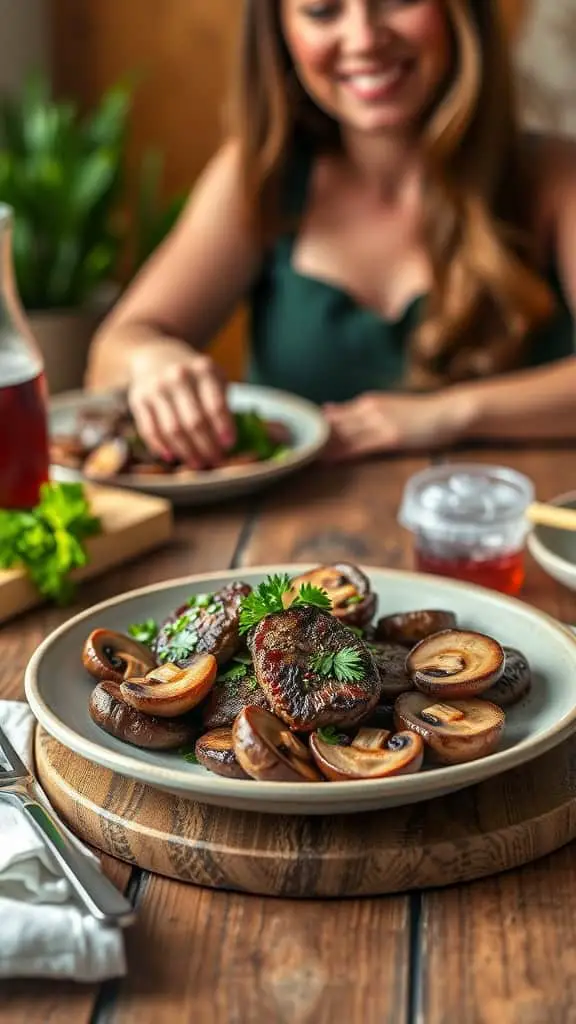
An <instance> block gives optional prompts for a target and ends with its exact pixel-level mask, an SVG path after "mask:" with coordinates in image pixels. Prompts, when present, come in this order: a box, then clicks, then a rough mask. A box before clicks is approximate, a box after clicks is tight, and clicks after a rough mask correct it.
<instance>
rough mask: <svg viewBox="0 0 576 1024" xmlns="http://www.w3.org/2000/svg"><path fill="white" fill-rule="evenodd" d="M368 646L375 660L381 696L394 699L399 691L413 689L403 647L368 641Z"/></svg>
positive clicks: (404, 691)
mask: <svg viewBox="0 0 576 1024" xmlns="http://www.w3.org/2000/svg"><path fill="white" fill-rule="evenodd" d="M368 647H369V650H370V653H371V654H372V657H373V658H374V661H375V662H376V667H377V669H378V675H379V676H380V682H381V684H382V689H381V691H380V692H381V694H382V697H383V698H388V699H391V700H394V699H395V698H396V697H398V696H399V695H400V694H401V693H406V692H407V691H408V690H413V689H414V683H413V682H412V680H411V678H410V676H409V675H408V670H407V668H406V648H405V647H402V645H401V644H392V643H381V644H379V643H376V644H373V643H370V644H368Z"/></svg>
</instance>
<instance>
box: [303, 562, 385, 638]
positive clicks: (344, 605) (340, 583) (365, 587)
mask: <svg viewBox="0 0 576 1024" xmlns="http://www.w3.org/2000/svg"><path fill="white" fill-rule="evenodd" d="M303 583H310V584H312V586H314V587H320V588H321V589H322V590H325V591H326V593H327V594H328V597H329V598H330V600H331V601H332V614H333V615H334V616H335V617H336V618H337V619H340V621H341V622H344V623H346V624H347V625H350V626H360V627H362V626H364V625H366V624H367V623H368V622H370V620H371V619H372V617H373V616H374V613H375V611H376V602H377V598H376V594H374V593H373V592H372V591H371V589H370V580H369V579H368V577H367V576H365V575H364V573H363V572H362V570H361V569H358V567H357V566H355V565H350V564H349V563H348V562H338V563H337V564H336V565H321V566H319V567H318V568H317V569H312V570H311V572H306V573H303V575H302V576H296V577H295V578H294V579H293V580H292V587H291V589H290V591H288V593H287V595H286V606H288V605H289V604H290V603H291V601H292V600H293V599H294V597H295V596H296V594H297V593H298V591H299V589H300V587H301V586H302V584H303Z"/></svg>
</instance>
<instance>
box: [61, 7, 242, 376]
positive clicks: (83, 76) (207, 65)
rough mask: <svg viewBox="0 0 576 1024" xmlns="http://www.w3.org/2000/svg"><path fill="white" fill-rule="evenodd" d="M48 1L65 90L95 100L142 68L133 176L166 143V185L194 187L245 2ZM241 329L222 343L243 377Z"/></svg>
mask: <svg viewBox="0 0 576 1024" xmlns="http://www.w3.org/2000/svg"><path fill="white" fill-rule="evenodd" d="M50 7H51V14H52V19H51V20H52V60H53V68H54V81H55V86H56V89H57V90H58V92H60V93H67V94H71V95H74V96H77V97H78V98H79V99H80V101H81V102H82V103H83V104H86V105H88V104H91V103H93V102H95V101H96V100H97V99H98V97H99V96H100V94H101V93H102V90H103V89H105V88H106V87H107V86H109V85H110V84H112V83H113V82H115V81H117V80H118V79H120V78H122V77H124V76H125V75H126V74H128V73H131V72H135V73H137V74H138V76H139V85H138V90H137V95H136V101H135V108H134V115H133V130H132V137H131V142H130V150H129V163H130V167H131V169H132V174H133V172H134V168H135V166H136V165H137V161H138V158H139V156H140V155H141V154H142V152H143V151H144V150H145V149H146V147H147V146H150V145H153V146H158V147H159V148H160V149H162V150H163V152H164V154H165V159H166V180H165V187H166V190H170V191H172V190H175V189H178V190H179V189H186V190H187V189H189V188H190V187H191V186H192V184H193V183H194V180H195V178H196V177H197V175H198V173H199V171H200V170H201V169H202V167H203V166H204V164H205V163H206V161H207V160H208V159H209V157H210V156H211V154H212V153H213V152H214V151H215V149H216V148H217V147H218V144H219V142H220V140H221V138H222V136H223V125H224V106H225V97H226V95H227V91H228V83H229V78H230V70H231V67H232V64H233V59H234V54H235V50H236V44H237V39H238V32H239V24H240V13H241V0H50ZM243 331H244V317H243V315H242V314H239V315H238V316H237V317H236V318H235V319H234V320H233V322H232V323H231V324H230V325H229V326H228V327H227V329H226V330H225V331H224V332H223V334H222V336H221V337H220V338H219V339H218V341H217V344H216V346H215V349H214V352H215V354H216V355H217V357H218V358H219V360H220V361H221V362H222V363H223V365H224V366H225V368H226V369H227V371H228V373H229V374H230V375H231V376H232V377H235V378H236V377H238V376H239V375H240V374H241V369H242V363H243V351H242V350H243V345H242V336H243Z"/></svg>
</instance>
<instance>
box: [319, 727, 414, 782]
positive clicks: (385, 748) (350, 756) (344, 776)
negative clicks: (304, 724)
mask: <svg viewBox="0 0 576 1024" xmlns="http://www.w3.org/2000/svg"><path fill="white" fill-rule="evenodd" d="M310 749H311V751H312V755H313V757H314V760H315V761H316V764H317V765H318V767H319V769H320V771H321V772H322V774H323V775H325V776H326V778H327V779H330V781H332V782H347V781H350V780H352V779H386V778H390V777H392V776H393V775H409V774H411V773H412V772H417V771H419V770H420V768H421V766H422V761H423V759H424V743H423V742H422V739H421V737H420V736H419V735H417V733H415V732H398V733H396V734H395V735H394V736H392V735H391V734H390V733H389V732H388V731H387V730H385V729H360V731H359V732H358V734H357V736H356V737H355V738H354V739H353V740H352V742H351V743H350V744H349V745H348V744H346V745H344V744H342V743H327V742H326V741H325V740H324V739H322V734H321V733H320V732H313V733H312V735H311V736H310Z"/></svg>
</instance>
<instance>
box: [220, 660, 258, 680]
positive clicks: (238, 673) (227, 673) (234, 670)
mask: <svg viewBox="0 0 576 1024" xmlns="http://www.w3.org/2000/svg"><path fill="white" fill-rule="evenodd" d="M249 671H250V670H249V668H248V665H239V664H238V665H231V666H230V668H227V669H224V671H223V672H220V673H219V674H218V682H219V683H228V682H231V681H233V680H234V681H235V680H238V679H244V677H245V676H247V675H248V673H249Z"/></svg>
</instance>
